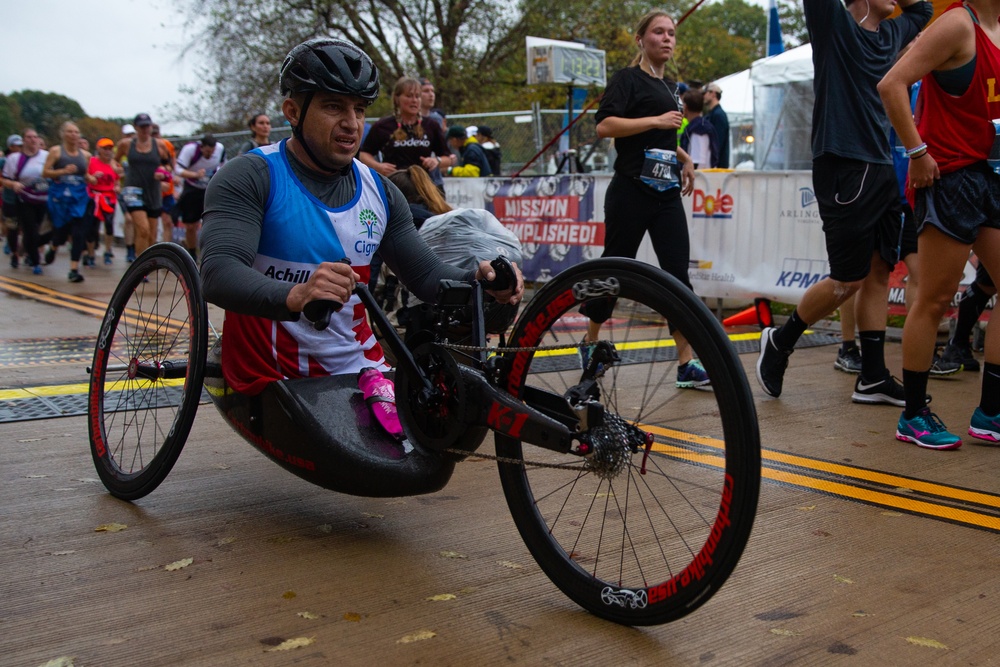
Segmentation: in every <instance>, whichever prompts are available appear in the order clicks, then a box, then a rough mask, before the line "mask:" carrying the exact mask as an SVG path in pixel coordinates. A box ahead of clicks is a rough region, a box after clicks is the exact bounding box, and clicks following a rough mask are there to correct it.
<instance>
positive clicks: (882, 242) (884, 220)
mask: <svg viewBox="0 0 1000 667" xmlns="http://www.w3.org/2000/svg"><path fill="white" fill-rule="evenodd" d="M813 190H814V191H815V192H816V202H817V204H818V205H819V214H820V217H821V218H822V220H823V233H824V234H825V235H826V252H827V256H828V257H829V261H830V277H831V278H833V279H834V280H837V281H840V282H845V283H846V282H854V281H856V280H863V279H864V278H865V277H867V276H868V274H869V273H870V272H871V268H872V255H874V254H875V252H876V251H878V253H879V256H880V257H881V258H882V259H883V260H884V261H885V263H886V264H888V266H889V269H890V270H891V269H892V268H893V267H894V266H895V265H896V262H898V261H899V260H900V259H901V258H902V257H903V247H904V241H905V235H904V230H905V228H906V225H905V224H904V213H903V206H902V203H901V201H900V197H899V184H898V183H897V181H896V170H895V169H894V168H893V166H892V165H891V164H874V163H871V162H863V161H861V160H851V159H848V158H842V157H837V156H835V155H822V156H820V157H818V158H816V159H815V160H813ZM910 242H911V243H912V239H911V241H910Z"/></svg>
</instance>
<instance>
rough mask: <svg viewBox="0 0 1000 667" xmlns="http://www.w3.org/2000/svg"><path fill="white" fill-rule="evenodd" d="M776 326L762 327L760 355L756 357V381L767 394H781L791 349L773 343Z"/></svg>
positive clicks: (775, 395)
mask: <svg viewBox="0 0 1000 667" xmlns="http://www.w3.org/2000/svg"><path fill="white" fill-rule="evenodd" d="M777 330H778V329H777V327H764V330H763V331H761V332H760V356H759V357H757V382H759V383H760V386H761V388H762V389H763V390H764V393H766V394H767V395H768V396H774V397H775V398H778V397H779V396H781V384H782V382H783V381H784V379H785V369H786V368H788V357H790V356H791V354H792V350H788V351H787V352H786V351H785V350H781V349H779V348H778V346H777V345H775V344H774V333H775V332H776V331H777Z"/></svg>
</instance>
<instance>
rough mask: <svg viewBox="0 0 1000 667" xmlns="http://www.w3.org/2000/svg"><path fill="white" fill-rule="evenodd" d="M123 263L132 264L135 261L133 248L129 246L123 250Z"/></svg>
mask: <svg viewBox="0 0 1000 667" xmlns="http://www.w3.org/2000/svg"><path fill="white" fill-rule="evenodd" d="M125 261H126V262H129V263H132V262H134V261H135V246H134V245H130V246H128V247H127V248H126V249H125Z"/></svg>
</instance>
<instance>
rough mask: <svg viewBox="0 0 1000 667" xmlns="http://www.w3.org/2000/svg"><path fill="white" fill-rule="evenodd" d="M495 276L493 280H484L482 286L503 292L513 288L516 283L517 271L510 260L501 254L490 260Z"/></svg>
mask: <svg viewBox="0 0 1000 667" xmlns="http://www.w3.org/2000/svg"><path fill="white" fill-rule="evenodd" d="M490 266H492V267H493V272H494V273H495V274H496V277H495V278H493V280H484V281H483V287H484V288H485V289H488V290H491V291H494V292H503V291H504V290H508V289H513V288H514V286H515V285H517V273H516V272H515V271H514V266H513V265H512V264H511V263H510V260H509V259H507V258H506V257H503V256H502V255H501V256H499V257H497V258H496V259H494V260H493V261H492V262H490Z"/></svg>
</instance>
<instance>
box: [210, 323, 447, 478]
mask: <svg viewBox="0 0 1000 667" xmlns="http://www.w3.org/2000/svg"><path fill="white" fill-rule="evenodd" d="M221 362H222V349H221V340H220V341H219V342H217V343H216V344H215V346H213V347H212V349H211V350H210V351H209V354H208V359H207V364H206V372H205V381H204V385H205V388H206V389H207V390H208V393H209V395H210V396H211V397H212V402H213V403H214V404H215V407H216V408H218V410H219V412H221V413H222V415H223V417H225V419H226V421H227V422H229V424H230V426H232V427H233V429H234V430H236V432H237V433H239V434H240V435H241V436H243V438H244V439H245V440H247V441H248V442H249V443H250V444H251V445H253V446H254V447H256V448H257V449H258V450H259V451H260V452H262V453H263V454H264V455H265V456H267V457H268V458H270V459H271V460H272V461H274V462H275V463H277V464H278V465H280V466H281V467H283V468H285V469H286V470H288V471H289V472H292V473H294V474H295V475H298V476H299V477H301V478H303V479H305V480H307V481H309V482H312V483H313V484H317V485H319V486H322V487H323V488H326V489H330V490H332V491H338V492H340V493H347V494H350V495H356V496H371V497H394V496H410V495H417V494H422V493H432V492H434V491H438V490H440V489H441V488H443V487H444V485H445V484H447V483H448V480H449V479H450V478H451V475H452V472H454V469H455V463H454V461H450V460H447V459H446V458H445V457H443V456H441V455H439V454H437V453H435V452H432V451H429V450H427V449H425V448H423V447H421V446H420V445H419V444H416V443H411V442H409V441H408V440H402V441H399V440H397V439H395V438H393V437H392V436H390V435H389V434H388V433H386V432H385V431H384V430H382V428H381V427H380V426H379V425H378V423H377V422H376V421H375V417H374V415H373V414H372V413H371V410H370V409H369V408H368V406H367V405H366V403H365V400H364V396H363V394H362V393H361V390H360V389H358V380H357V375H356V374H353V373H352V374H347V375H331V376H328V377H316V378H303V379H294V380H279V381H276V382H272V383H270V384H269V385H268V386H267V388H265V389H264V391H262V392H261V393H260V394H258V395H256V396H249V395H246V394H241V393H238V392H236V391H234V390H233V389H232V388H231V387H229V386H228V385H227V383H226V382H225V379H224V378H223V376H222V363H221ZM386 375H387V377H392V374H391V373H387V374H386Z"/></svg>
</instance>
